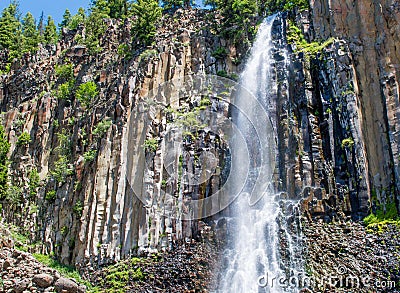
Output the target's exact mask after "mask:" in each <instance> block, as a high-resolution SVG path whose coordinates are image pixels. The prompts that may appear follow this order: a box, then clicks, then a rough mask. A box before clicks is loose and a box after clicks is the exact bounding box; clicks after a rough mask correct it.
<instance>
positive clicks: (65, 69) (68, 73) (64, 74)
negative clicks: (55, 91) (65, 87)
mask: <svg viewBox="0 0 400 293" xmlns="http://www.w3.org/2000/svg"><path fill="white" fill-rule="evenodd" d="M55 72H56V76H57V77H58V78H59V79H62V80H65V81H69V80H71V79H72V78H73V77H74V71H73V68H72V64H71V63H65V64H62V65H56V68H55Z"/></svg>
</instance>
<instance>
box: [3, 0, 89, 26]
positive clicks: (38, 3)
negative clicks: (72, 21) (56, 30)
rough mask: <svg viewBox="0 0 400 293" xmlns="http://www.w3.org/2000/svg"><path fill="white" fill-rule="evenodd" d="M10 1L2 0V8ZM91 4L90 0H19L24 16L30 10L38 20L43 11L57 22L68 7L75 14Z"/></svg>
mask: <svg viewBox="0 0 400 293" xmlns="http://www.w3.org/2000/svg"><path fill="white" fill-rule="evenodd" d="M10 3H11V0H0V9H1V10H3V9H4V8H5V7H7V6H8V5H9V4H10ZM89 4H90V0H19V10H20V12H21V14H22V17H23V16H24V15H25V14H26V13H27V12H28V11H30V12H31V13H32V14H33V16H34V17H35V19H36V20H38V19H39V17H40V15H41V14H42V11H43V12H44V15H45V19H47V15H51V16H52V17H53V18H54V20H55V21H56V23H59V22H61V20H62V16H63V14H64V11H65V9H66V8H68V9H69V10H70V11H71V14H75V13H76V12H77V11H78V8H79V7H83V8H85V9H87V8H88V7H89Z"/></svg>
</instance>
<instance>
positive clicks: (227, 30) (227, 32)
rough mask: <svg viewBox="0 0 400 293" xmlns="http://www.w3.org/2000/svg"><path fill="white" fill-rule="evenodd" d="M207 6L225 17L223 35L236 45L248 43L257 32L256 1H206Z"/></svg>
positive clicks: (222, 25)
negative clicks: (255, 20) (255, 21)
mask: <svg viewBox="0 0 400 293" xmlns="http://www.w3.org/2000/svg"><path fill="white" fill-rule="evenodd" d="M205 4H207V5H211V6H212V7H213V8H216V9H217V10H218V11H219V12H220V13H221V15H222V16H223V23H222V24H221V29H222V31H221V33H222V35H223V36H225V37H228V38H232V39H233V40H234V41H235V43H236V44H240V43H242V42H248V40H249V39H250V38H252V37H253V36H254V35H255V33H256V31H255V30H254V29H255V27H254V25H255V23H254V19H255V16H256V15H257V12H258V7H257V1H255V0H206V1H205Z"/></svg>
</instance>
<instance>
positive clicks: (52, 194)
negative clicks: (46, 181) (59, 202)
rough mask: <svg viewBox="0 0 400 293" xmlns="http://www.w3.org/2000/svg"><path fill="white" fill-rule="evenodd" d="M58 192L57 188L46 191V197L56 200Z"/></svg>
mask: <svg viewBox="0 0 400 293" xmlns="http://www.w3.org/2000/svg"><path fill="white" fill-rule="evenodd" d="M56 196H57V193H56V191H55V190H50V191H48V192H46V195H45V197H44V198H45V199H46V200H48V201H54V200H55V199H56Z"/></svg>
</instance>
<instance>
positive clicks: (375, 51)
mask: <svg viewBox="0 0 400 293" xmlns="http://www.w3.org/2000/svg"><path fill="white" fill-rule="evenodd" d="M284 17H285V18H286V17H290V18H292V19H293V18H294V19H295V25H296V26H297V27H299V28H300V29H301V32H302V34H303V35H304V37H305V38H306V39H307V40H308V41H309V42H318V43H320V44H322V43H323V42H324V41H326V40H328V39H329V38H333V39H332V42H331V43H328V44H327V45H326V46H325V47H323V48H322V47H321V49H320V50H319V52H318V53H317V54H316V55H314V56H310V54H309V53H307V52H306V51H302V49H301V48H300V49H299V48H296V45H295V44H291V45H289V56H288V59H289V60H290V63H289V65H288V67H287V72H286V74H284V75H283V76H282V75H281V76H278V80H280V81H279V82H278V97H277V108H276V115H277V116H276V118H275V120H276V121H279V123H276V125H277V126H276V127H277V135H278V144H279V155H278V159H279V169H278V170H277V173H278V174H279V176H278V178H279V181H278V182H279V183H280V185H279V189H280V190H282V191H285V192H288V194H289V195H290V196H291V197H293V198H303V210H304V211H306V214H307V215H308V216H309V218H310V219H311V218H313V217H314V218H315V217H321V218H324V219H325V220H327V221H330V220H332V219H334V218H336V219H338V218H346V216H351V217H352V218H353V219H356V220H359V219H361V218H363V217H364V216H366V215H367V214H368V213H369V211H370V208H371V207H372V209H373V210H375V209H378V208H382V209H383V210H387V209H389V206H390V205H393V204H396V205H397V207H398V210H399V198H398V197H399V190H398V182H399V180H398V179H399V178H398V175H397V174H398V155H397V153H398V145H399V139H398V137H397V136H398V134H397V132H398V131H397V127H398V126H397V125H398V121H397V119H398V115H399V113H398V111H399V110H398V107H397V106H396V105H398V102H399V99H398V93H399V88H398V82H397V79H398V74H399V72H398V68H399V67H398V65H399V59H398V52H397V49H396V45H395V44H396V41H397V39H398V36H397V34H398V30H399V25H398V23H399V9H398V3H397V2H396V1H345V2H343V1H311V10H310V11H303V12H291V14H290V16H288V15H285V16H284ZM284 24H285V26H284V28H283V31H284V32H283V34H284V35H287V34H290V32H289V24H288V21H284ZM277 29H278V30H279V29H280V28H279V26H277ZM277 35H279V33H277ZM276 42H277V44H278V43H279V42H282V41H280V40H279V38H278V39H277V41H276ZM315 44H316V43H315ZM284 46H285V45H283V47H284ZM278 47H279V46H278ZM281 47H282V45H281ZM279 50H281V49H279ZM281 67H282V66H281Z"/></svg>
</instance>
